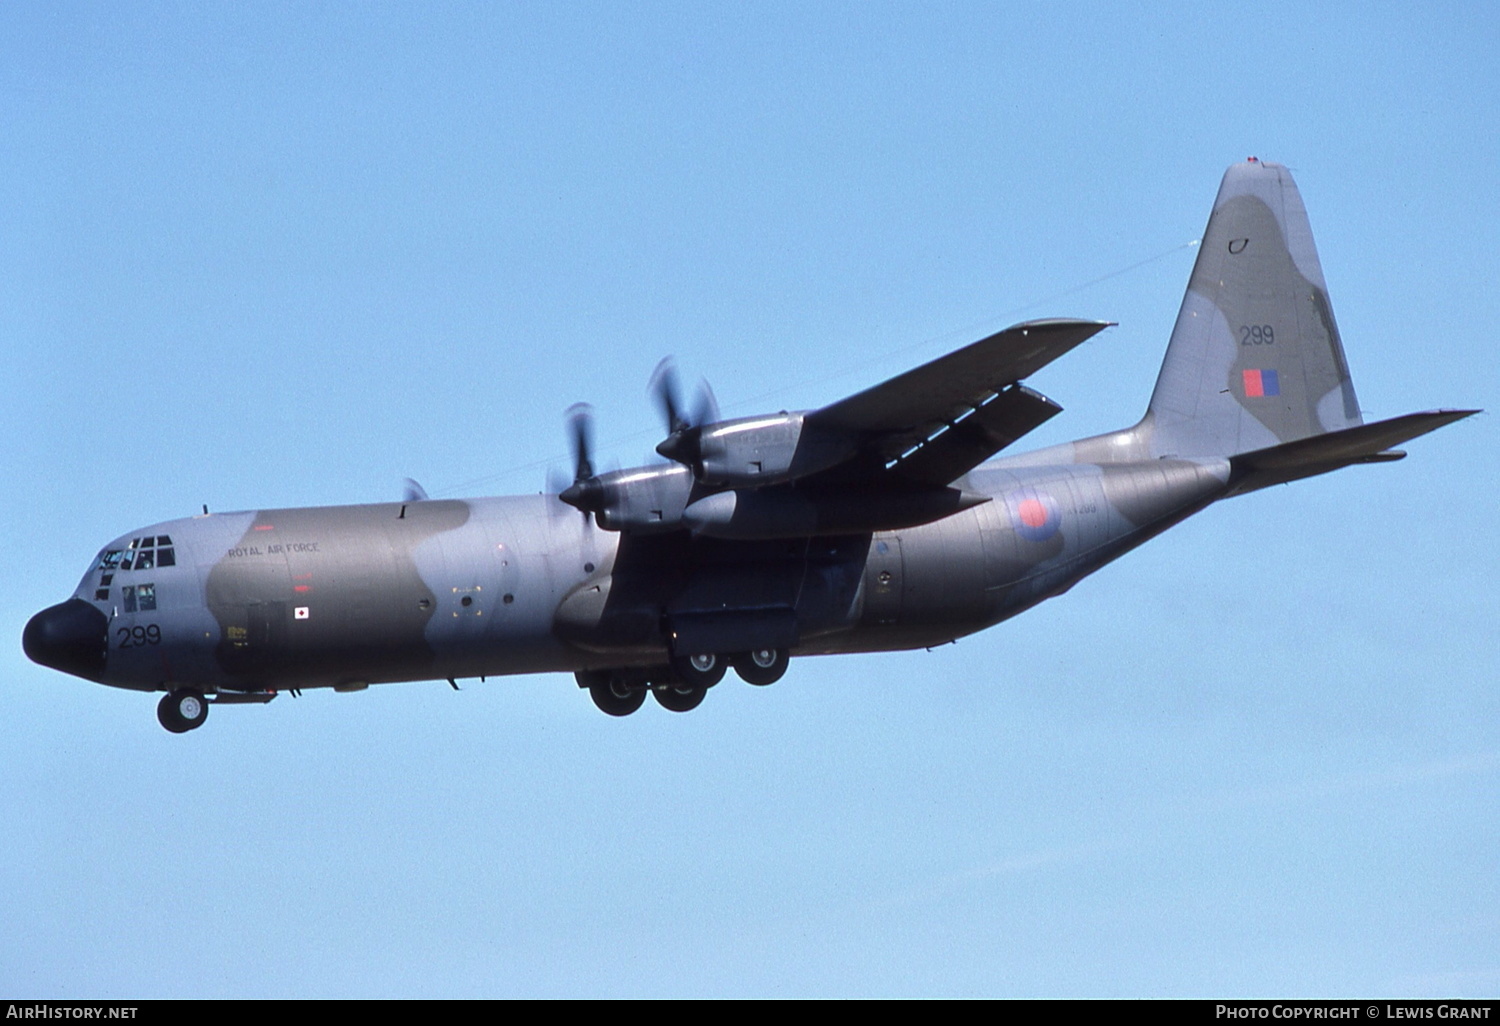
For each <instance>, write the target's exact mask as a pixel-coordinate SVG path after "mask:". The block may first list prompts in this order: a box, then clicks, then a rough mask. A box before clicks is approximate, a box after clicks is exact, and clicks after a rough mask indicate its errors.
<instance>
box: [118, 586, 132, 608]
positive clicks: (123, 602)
mask: <svg viewBox="0 0 1500 1026" xmlns="http://www.w3.org/2000/svg"><path fill="white" fill-rule="evenodd" d="M120 607H121V608H122V609H124V610H125V612H127V613H133V612H135V585H133V584H127V585H125V587H123V588H121V589H120Z"/></svg>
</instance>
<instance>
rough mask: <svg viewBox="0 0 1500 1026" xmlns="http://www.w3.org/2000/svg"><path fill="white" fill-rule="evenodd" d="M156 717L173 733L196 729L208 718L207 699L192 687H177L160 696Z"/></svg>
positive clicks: (183, 732) (184, 732)
mask: <svg viewBox="0 0 1500 1026" xmlns="http://www.w3.org/2000/svg"><path fill="white" fill-rule="evenodd" d="M156 718H157V719H158V720H159V721H160V722H161V725H162V726H163V727H166V728H167V729H168V730H170V731H171V732H172V733H174V734H186V733H187V732H188V731H190V730H197V729H198V728H199V727H201V726H203V723H204V721H205V720H207V719H208V699H206V698H204V697H203V695H202V694H201V693H200V692H197V691H194V690H193V689H192V688H178V689H177V690H176V691H172V692H169V693H168V694H166V695H163V696H162V700H161V701H160V702H159V703H157V706H156Z"/></svg>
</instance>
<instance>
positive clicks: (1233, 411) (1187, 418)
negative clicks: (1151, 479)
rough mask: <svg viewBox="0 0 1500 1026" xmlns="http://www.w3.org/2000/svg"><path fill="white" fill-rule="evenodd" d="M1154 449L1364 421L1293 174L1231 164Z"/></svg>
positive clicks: (1151, 416) (1279, 439) (1208, 447)
mask: <svg viewBox="0 0 1500 1026" xmlns="http://www.w3.org/2000/svg"><path fill="white" fill-rule="evenodd" d="M1147 422H1148V423H1149V425H1150V439H1151V442H1150V445H1151V450H1152V454H1153V455H1156V456H1232V455H1235V454H1237V453H1242V452H1250V451H1252V450H1258V449H1265V448H1268V447H1270V446H1274V445H1279V444H1282V443H1286V442H1293V441H1297V440H1298V439H1302V438H1308V437H1311V436H1313V435H1319V434H1323V433H1325V432H1329V431H1341V430H1344V429H1346V428H1351V427H1355V426H1358V425H1359V424H1361V423H1362V419H1361V417H1360V413H1359V403H1358V401H1357V400H1356V399H1355V395H1354V383H1353V381H1352V380H1351V378H1350V375H1349V366H1348V363H1347V362H1346V361H1345V359H1344V347H1343V343H1342V342H1341V341H1340V340H1339V332H1338V326H1337V324H1336V323H1335V322H1334V319H1333V307H1332V306H1331V304H1330V303H1329V301H1328V286H1327V284H1326V283H1325V282H1324V280H1323V269H1322V266H1321V265H1320V264H1319V262H1318V252H1317V249H1316V248H1315V247H1314V245H1313V238H1312V228H1311V226H1310V225H1309V224H1308V220H1307V211H1306V210H1305V209H1304V207H1303V205H1302V196H1301V195H1300V194H1299V193H1298V191H1297V186H1296V183H1294V182H1293V181H1292V176H1291V173H1290V172H1289V171H1288V170H1287V169H1286V168H1285V167H1283V166H1282V165H1280V164H1268V163H1264V162H1261V161H1258V160H1255V159H1254V158H1251V159H1250V160H1248V161H1245V162H1244V163H1240V164H1235V165H1232V166H1231V167H1230V168H1229V170H1228V171H1226V172H1225V173H1224V180H1223V182H1222V183H1221V184H1220V186H1219V195H1218V198H1217V199H1216V200H1215V201H1214V208H1213V213H1212V214H1210V215H1209V219H1208V227H1207V228H1206V229H1204V233H1203V242H1202V245H1201V246H1200V247H1199V251H1198V259H1197V260H1196V262H1195V263H1194V264H1193V274H1192V278H1191V279H1190V280H1189V282H1188V289H1187V294H1186V295H1185V296H1184V297H1183V301H1182V309H1181V311H1180V312H1179V313H1178V315H1177V323H1176V325H1175V326H1174V328H1173V329H1172V338H1171V341H1170V342H1169V343H1168V345H1167V355H1166V359H1165V361H1164V362H1163V363H1162V368H1161V374H1160V376H1159V377H1158V378H1157V381H1156V389H1155V391H1153V392H1152V394H1151V405H1150V409H1149V412H1148V414H1147Z"/></svg>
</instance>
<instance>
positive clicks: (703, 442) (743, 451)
mask: <svg viewBox="0 0 1500 1026" xmlns="http://www.w3.org/2000/svg"><path fill="white" fill-rule="evenodd" d="M804 417H805V414H802V413H778V414H774V415H772V416H769V417H742V418H740V419H738V420H725V421H720V422H719V423H717V424H708V425H705V426H703V427H702V428H699V429H696V430H697V432H698V434H697V438H696V440H695V444H691V445H683V446H682V447H681V449H680V450H679V451H678V452H673V453H670V454H669V455H672V456H673V458H681V459H683V462H685V463H687V464H688V465H690V466H693V468H694V469H695V470H696V471H697V472H698V474H699V477H698V480H699V481H701V482H702V483H703V484H705V485H709V486H711V487H724V486H727V487H731V488H744V487H748V488H763V487H765V486H767V485H773V484H777V483H778V482H781V481H787V480H790V479H792V478H797V477H806V476H808V475H809V474H815V473H817V472H818V471H820V470H826V469H828V468H829V467H832V466H835V465H837V464H839V463H841V462H843V461H844V460H846V459H848V458H849V457H850V456H851V455H853V453H854V450H855V440H854V439H853V438H851V437H849V436H848V435H845V434H842V433H834V432H829V431H821V430H818V429H817V428H813V427H809V426H808V425H806V423H805V422H804ZM663 444H664V445H665V444H667V443H663ZM679 452H680V455H679Z"/></svg>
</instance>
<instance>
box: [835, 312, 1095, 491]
mask: <svg viewBox="0 0 1500 1026" xmlns="http://www.w3.org/2000/svg"><path fill="white" fill-rule="evenodd" d="M1107 327H1110V322H1108V321H1075V320H1062V319H1056V320H1044V321H1027V322H1026V323H1024V324H1017V325H1015V326H1013V327H1010V328H1006V329H1005V330H1004V331H1001V332H998V333H996V334H994V335H991V336H990V337H988V338H985V339H981V340H979V341H978V342H975V343H974V344H973V345H969V346H965V347H964V348H963V349H960V350H958V351H957V352H953V353H949V354H948V355H947V356H942V357H939V358H938V359H936V360H933V361H932V362H931V363H925V364H923V365H922V366H920V367H917V368H915V369H913V370H909V371H907V372H906V373H904V374H899V375H897V376H896V377H894V378H891V379H890V380H889V381H886V382H883V383H882V384H879V385H876V386H875V387H874V388H867V389H865V390H864V391H863V392H860V393H858V394H856V395H852V396H850V397H849V398H847V399H841V400H839V401H838V402H836V403H833V404H832V405H830V406H825V407H823V408H822V409H820V410H815V411H813V412H812V413H810V414H808V415H807V418H806V423H807V424H808V425H809V426H812V427H814V428H815V429H818V430H820V431H828V432H830V433H835V434H843V435H853V436H857V437H859V438H860V439H861V444H860V447H859V448H860V454H859V456H858V457H856V458H855V459H854V460H851V461H849V462H848V463H846V464H843V465H841V466H839V467H835V468H831V469H830V470H829V471H827V472H826V473H828V474H830V475H835V476H836V477H837V478H840V479H849V478H851V477H859V478H862V479H864V480H865V481H867V482H869V483H872V484H873V483H876V482H877V481H879V482H888V483H890V484H892V485H908V486H911V485H943V484H947V483H948V482H950V481H953V480H955V479H956V478H958V477H960V476H961V475H963V474H964V473H966V472H968V471H969V470H971V469H972V468H974V467H976V466H978V465H979V464H980V463H982V462H983V461H985V460H986V459H988V458H989V457H991V456H993V455H994V454H995V453H997V452H999V451H1000V450H1001V449H1003V448H1005V447H1006V446H1008V445H1010V444H1011V443H1013V442H1014V441H1016V439H1018V438H1020V437H1021V436H1022V435H1025V434H1026V433H1027V432H1029V431H1032V430H1033V429H1035V428H1036V427H1038V426H1039V425H1041V424H1042V423H1044V422H1045V421H1047V420H1049V419H1051V418H1052V417H1054V416H1055V415H1057V414H1058V413H1060V412H1062V407H1060V406H1058V405H1057V404H1056V403H1054V402H1053V401H1052V400H1050V399H1048V398H1047V397H1046V396H1044V395H1041V394H1040V393H1038V392H1034V391H1032V390H1031V389H1029V388H1026V387H1024V386H1022V385H1020V384H1019V382H1020V380H1021V379H1022V378H1025V377H1028V376H1029V375H1031V374H1034V373H1036V371H1038V370H1040V369H1041V368H1042V367H1044V366H1046V365H1047V364H1049V363H1051V362H1052V361H1053V360H1055V359H1057V358H1058V357H1060V356H1062V355H1063V354H1064V353H1066V352H1068V351H1069V350H1070V349H1072V348H1074V347H1075V346H1077V345H1079V344H1080V343H1082V342H1084V341H1086V340H1087V339H1089V338H1092V337H1093V336H1094V335H1096V334H1098V333H1099V332H1100V331H1103V330H1104V329H1105V328H1107ZM819 476H822V475H819ZM872 478H873V480H872Z"/></svg>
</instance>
